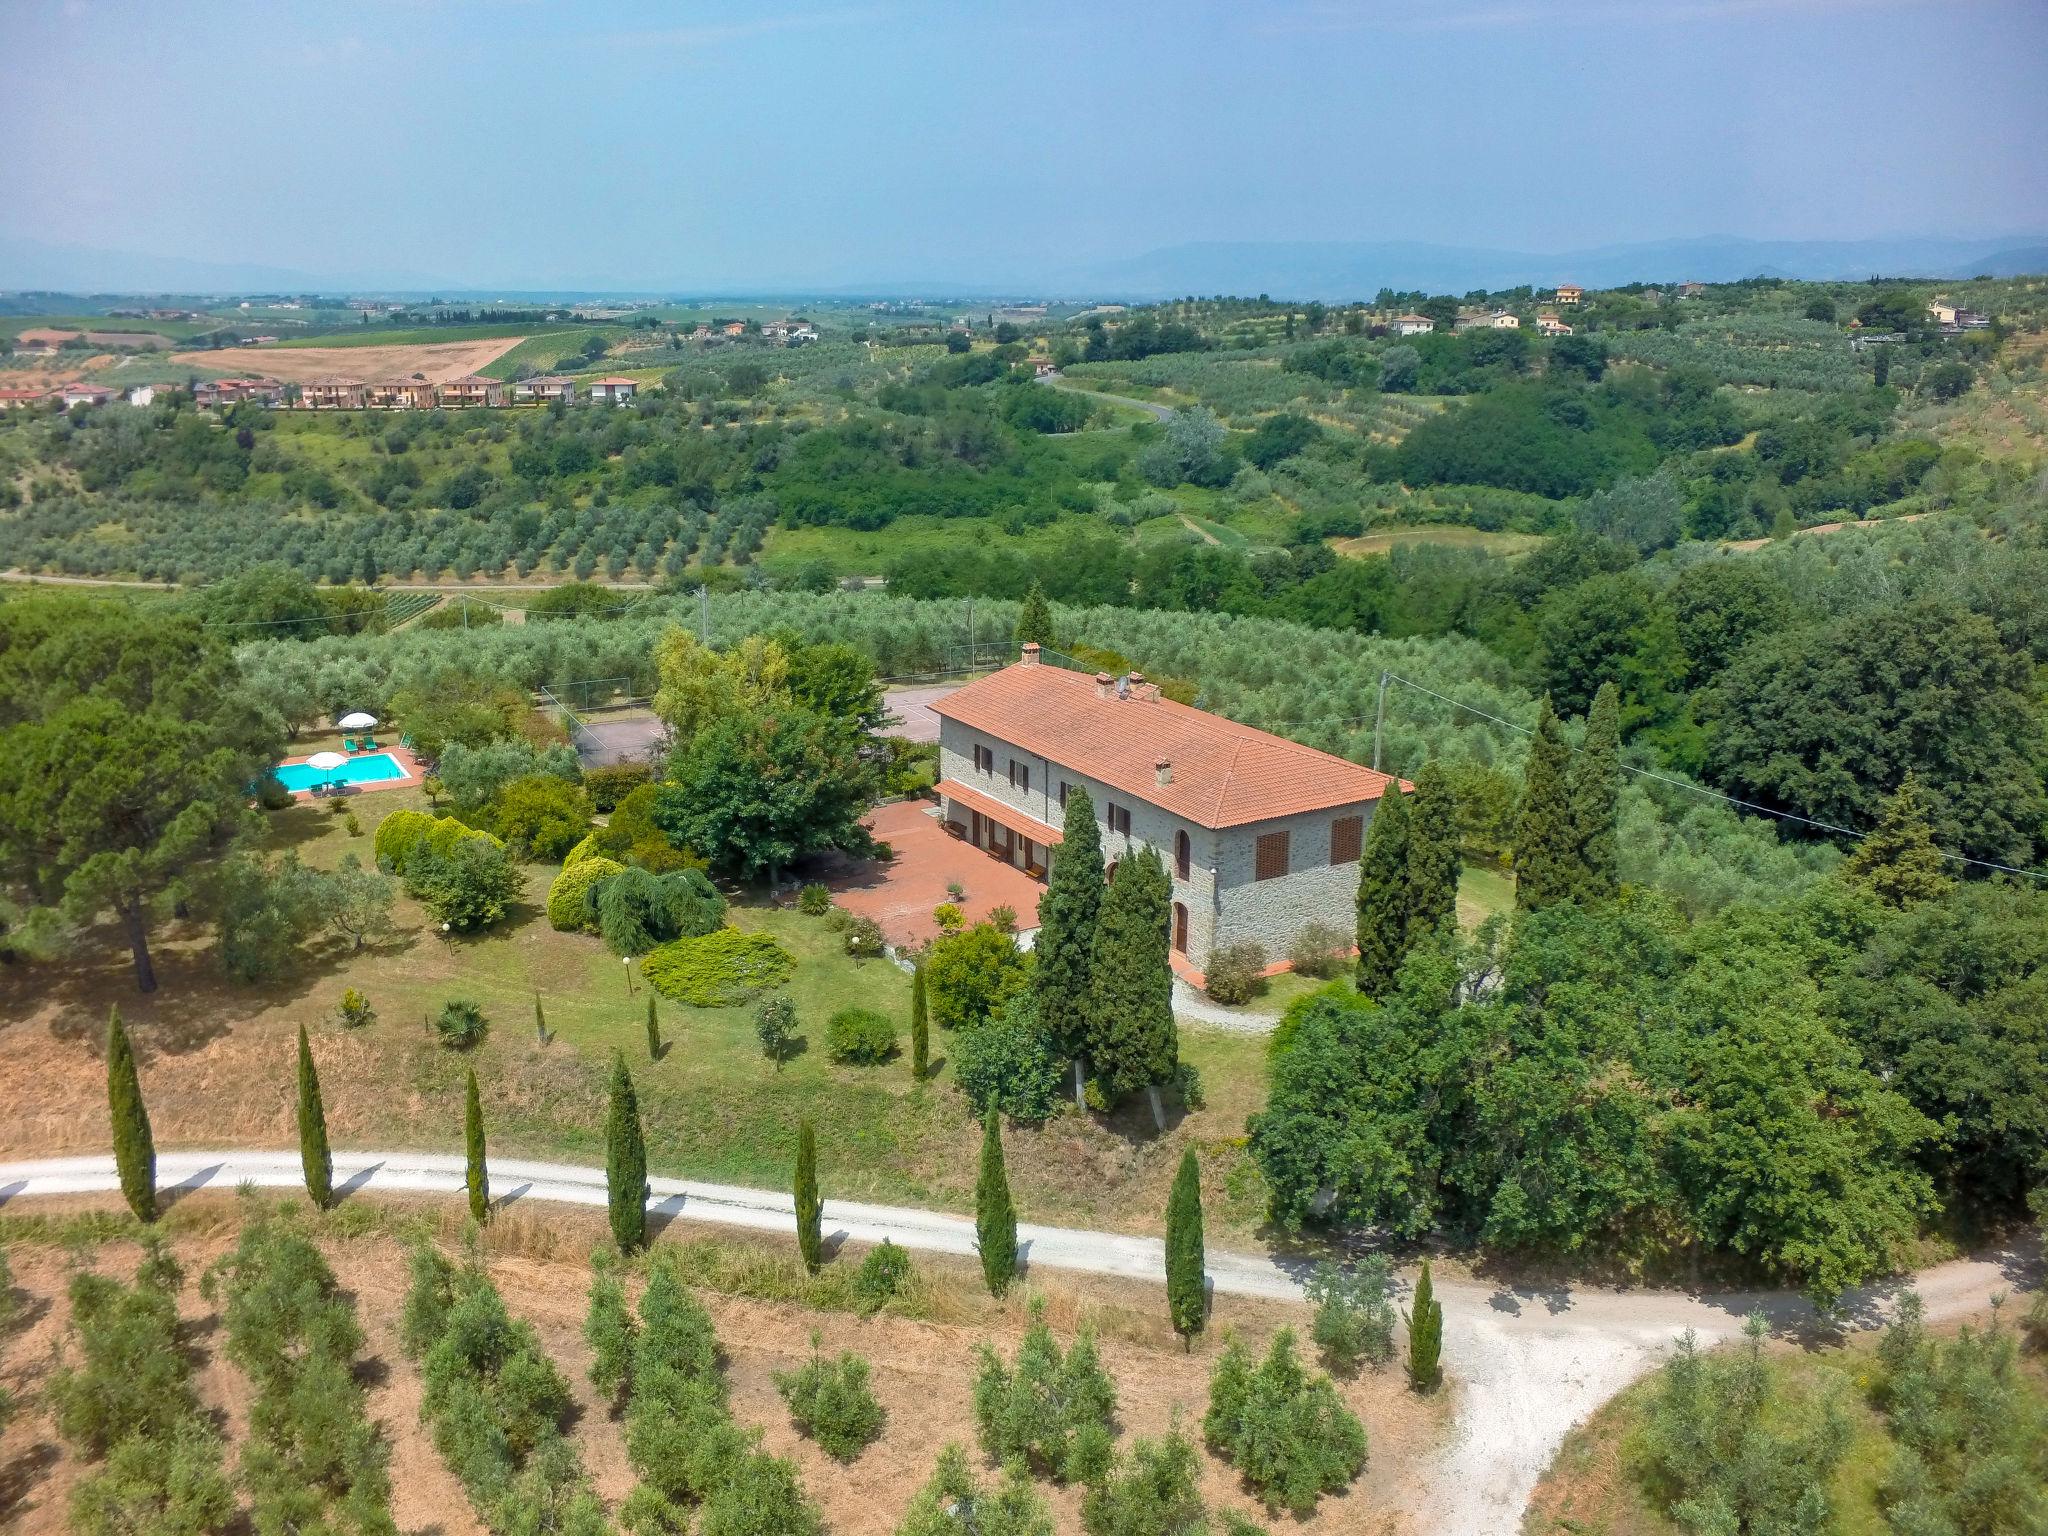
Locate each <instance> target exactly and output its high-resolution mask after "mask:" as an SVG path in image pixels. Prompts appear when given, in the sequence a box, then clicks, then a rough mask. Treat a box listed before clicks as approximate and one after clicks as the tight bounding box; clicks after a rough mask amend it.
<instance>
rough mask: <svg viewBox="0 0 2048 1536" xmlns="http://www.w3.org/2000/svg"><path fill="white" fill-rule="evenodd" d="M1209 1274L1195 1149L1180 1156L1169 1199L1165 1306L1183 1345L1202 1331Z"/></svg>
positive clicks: (1200, 1173) (1200, 1185)
mask: <svg viewBox="0 0 2048 1536" xmlns="http://www.w3.org/2000/svg"><path fill="white" fill-rule="evenodd" d="M1207 1290H1208V1275H1207V1265H1206V1263H1205V1259H1204V1255H1203V1250H1202V1171H1201V1169H1200V1167H1199V1166H1197V1164H1196V1162H1195V1149H1194V1148H1193V1147H1190V1148H1188V1149H1187V1151H1185V1152H1183V1153H1181V1155H1180V1172H1178V1173H1176V1174H1175V1175H1174V1176H1173V1193H1172V1194H1171V1195H1170V1196H1169V1197H1168V1198H1167V1201H1166V1309H1167V1311H1168V1312H1170V1313H1171V1314H1172V1316H1173V1331H1174V1332H1175V1333H1177V1334H1179V1335H1180V1336H1181V1340H1182V1343H1183V1346H1184V1347H1185V1346H1186V1345H1188V1344H1190V1343H1192V1341H1193V1339H1194V1336H1195V1335H1196V1334H1198V1333H1200V1332H1201V1331H1202V1312H1203V1303H1204V1302H1205V1301H1206V1300H1207V1299H1208V1298H1207V1294H1206V1293H1207Z"/></svg>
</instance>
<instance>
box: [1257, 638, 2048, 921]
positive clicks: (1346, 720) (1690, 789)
mask: <svg viewBox="0 0 2048 1536" xmlns="http://www.w3.org/2000/svg"><path fill="white" fill-rule="evenodd" d="M1380 676H1381V678H1382V679H1383V681H1384V682H1387V683H1399V684H1400V685H1401V686H1402V687H1404V688H1413V689H1414V690H1415V691H1416V692H1417V693H1426V694H1428V695H1429V696H1430V697H1431V698H1432V699H1437V700H1440V701H1441V702H1443V703H1445V704H1448V705H1450V706H1451V708H1453V709H1462V710H1463V711H1465V713H1466V714H1468V715H1477V716H1478V717H1479V718H1480V719H1482V720H1489V721H1491V722H1492V723H1493V724H1495V725H1501V726H1506V727H1507V728H1508V729H1509V730H1511V731H1514V732H1517V733H1518V734H1520V735H1523V736H1533V735H1535V734H1536V733H1535V732H1534V731H1533V730H1531V729H1530V728H1529V727H1528V726H1526V725H1517V724H1516V723H1515V722H1514V721H1512V720H1506V719H1503V718H1502V717H1501V716H1499V715H1496V714H1493V713H1491V712H1490V711H1488V710H1484V709H1480V708H1479V707H1478V706H1477V705H1473V704H1467V703H1465V702H1463V701H1462V700H1460V699H1454V698H1452V697H1451V696H1450V695H1449V694H1447V693H1438V692H1437V691H1436V690H1435V689H1434V688H1430V687H1426V686H1425V685H1423V684H1421V683H1418V682H1414V681H1412V680H1411V679H1409V678H1405V677H1402V676H1401V675H1400V674H1399V673H1398V672H1383V673H1381V674H1380ZM1372 718H1374V717H1373V716H1371V715H1341V716H1328V717H1325V718H1324V719H1322V720H1288V721H1280V722H1277V723H1268V724H1261V725H1260V726H1259V729H1260V730H1277V729H1283V728H1285V727H1287V726H1303V725H1356V724H1360V723H1363V722H1364V721H1366V720H1370V719H1372ZM1574 750H1575V751H1576V750H1577V749H1574ZM1619 766H1620V767H1621V769H1622V771H1623V772H1624V773H1632V774H1635V775H1636V776H1637V777H1638V778H1644V779H1653V780H1655V781H1656V782H1657V783H1659V784H1663V785H1667V786H1668V787H1670V788H1672V789H1678V790H1683V791H1685V792H1686V793H1687V794H1692V795H1698V796H1700V797H1701V798H1702V799H1707V800H1719V801H1721V802H1723V803H1724V804H1727V805H1732V806H1735V807H1737V808H1739V809H1741V810H1745V811H1753V812H1755V813H1756V814H1757V815H1759V816H1772V817H1775V818H1777V819H1778V820H1779V821H1795V822H1798V823H1799V824H1800V825H1801V826H1806V827H1813V828H1815V829H1817V830H1819V831H1822V832H1831V833H1834V834H1835V835H1836V836H1838V837H1853V838H1855V839H1857V840H1858V841H1859V842H1860V841H1862V840H1863V839H1864V838H1867V837H1868V836H1870V834H1869V833H1868V832H1858V831H1857V830H1856V829H1855V828H1854V827H1839V826H1836V825H1835V824H1834V823H1833V822H1829V821H1819V820H1816V819H1815V818H1814V817H1811V816H1801V815H1799V814H1798V813H1797V812H1795V811H1781V810H1778V809H1777V808H1775V807H1774V806H1768V805H1758V804H1757V803H1756V802H1755V801H1753V800H1744V799H1742V798H1740V797H1739V796H1736V795H1728V794H1723V793H1722V792H1721V791H1720V790H1718V789H1708V788H1707V787H1706V786H1705V785H1703V784H1693V783H1690V782H1688V781H1687V780H1685V779H1674V778H1672V777H1671V776H1670V775H1669V774H1664V773H1658V772H1656V771H1655V770H1654V769H1650V768H1638V767H1636V766H1635V765H1634V764H1632V763H1622V764H1620V765H1619ZM1934 851H1935V852H1936V853H1938V854H1940V855H1941V856H1942V857H1943V858H1944V859H1948V860H1950V861H1951V862H1953V863H1957V864H1965V865H1969V866H1970V867H1972V868H1975V869H1990V870H1996V871H1997V872H1998V873H2000V874H2004V875H2024V876H2026V877H2027V878H2028V879H2029V880H2048V871H2043V870H2038V869H2023V868H2020V867H2018V866H2016V865H2012V864H2000V863H1998V862H1996V861H1995V860H1992V859H1973V858H1971V857H1969V856H1968V855H1967V854H1961V853H1950V852H1949V851H1948V850H1947V849H1946V848H1937V849H1935V850H1934Z"/></svg>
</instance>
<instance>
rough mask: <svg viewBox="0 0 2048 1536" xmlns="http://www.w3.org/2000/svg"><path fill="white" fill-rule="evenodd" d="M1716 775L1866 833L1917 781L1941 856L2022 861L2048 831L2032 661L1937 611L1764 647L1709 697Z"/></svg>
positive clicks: (1745, 655)
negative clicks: (1910, 779) (1926, 797)
mask: <svg viewBox="0 0 2048 1536" xmlns="http://www.w3.org/2000/svg"><path fill="white" fill-rule="evenodd" d="M1700 697H1701V701H1702V702H1701V713H1702V715H1703V716H1704V717H1705V719H1706V720H1707V722H1708V723H1709V724H1710V726H1711V728H1712V738H1711V744H1710V747H1709V751H1708V759H1707V765H1708V772H1709V775H1710V777H1711V778H1712V779H1713V780H1714V782H1716V783H1718V784H1719V785H1721V786H1722V787H1723V788H1726V789H1728V790H1731V791H1733V792H1734V793H1736V794H1739V795H1744V796H1746V797H1748V798H1751V799H1756V800H1762V801H1764V802H1766V803H1769V804H1772V805H1776V806H1781V807H1783V808H1784V809H1786V810H1790V811H1795V812H1797V813H1798V814H1800V815H1802V816H1810V817H1814V818H1816V819H1817V820H1820V821H1823V822H1828V823H1832V824H1834V825H1836V826H1844V827H1849V828H1852V829H1855V830H1859V831H1860V830H1862V829H1864V828H1867V827H1870V826H1872V825H1874V824H1875V823H1876V822H1877V820H1878V817H1879V813H1880V810H1881V808H1882V803H1883V800H1884V797H1885V796H1886V795H1888V794H1889V793H1891V792H1892V791H1893V790H1895V789H1897V788H1898V787H1899V785H1901V784H1902V783H1904V782H1905V777H1906V774H1907V773H1908V771H1911V772H1914V773H1917V774H1918V776H1919V778H1920V780H1921V782H1922V783H1924V784H1925V785H1926V786H1927V788H1928V790H1929V791H1930V792H1931V795H1932V800H1933V804H1932V816H1931V819H1932V824H1933V828H1934V835H1935V839H1936V841H1937V842H1938V843H1940V844H1941V845H1942V846H1944V847H1947V848H1950V849H1953V850H1955V851H1958V852H1962V853H1968V854H1971V855H1974V856H1976V857H1979V858H1989V859H1995V860H1998V861H2000V862H2005V863H2010V862H2016V861H2026V860H2029V859H2031V858H2032V857H2034V854H2035V851H2036V850H2037V849H2038V848H2039V847H2040V846H2041V842H2042V838H2043V832H2044V828H2048V795H2044V793H2043V790H2042V783H2041V774H2040V755H2041V721H2040V715H2039V712H2038V710H2037V709H2036V707H2035V702H2034V697H2035V685H2034V665H2033V662H2032V661H2031V660H2030V659H2029V658H2028V657H2027V656H2026V655H2024V654H2021V653H2018V652H2015V651H2012V650H2008V649H2007V648H2006V647H2005V646H2004V645H2003V644H2002V643H2001V642H2000V640H1999V636H1998V631H1997V630H1996V628H1994V627H1993V625H1992V623H1991V621H1990V620H1989V619H1986V618H1983V617H1981V616H1980V615H1978V614H1974V613H1971V612H1969V611H1967V610H1965V609H1963V608H1960V607H1957V606H1955V605H1954V604H1951V603H1947V602H1943V601H1938V600H1932V599H1926V600H1921V601H1917V602H1913V603H1907V604H1902V605H1899V606H1896V607H1880V608H1873V609H1869V610H1866V611H1862V612H1857V613H1853V614H1849V615H1847V616H1845V617H1843V618H1840V619H1837V620H1834V621H1833V622H1831V623H1827V624H1822V625H1818V626H1815V627H1812V628H1807V629H1800V630H1790V631H1786V632H1785V633H1782V634H1778V635H1772V636H1769V637H1767V638H1765V639H1761V640H1758V641H1756V642H1755V643H1754V644H1752V645H1750V646H1749V647H1748V648H1747V649H1745V650H1744V651H1743V652H1742V654H1741V655H1740V656H1739V657H1738V658H1737V659H1736V660H1735V662H1734V663H1733V664H1732V665H1731V666H1729V668H1728V669H1727V671H1725V672H1723V673H1722V674H1721V677H1720V680H1719V681H1718V682H1717V683H1716V684H1715V686H1714V687H1713V688H1711V689H1709V690H1708V691H1707V692H1706V693H1705V694H1703V695H1701V696H1700Z"/></svg>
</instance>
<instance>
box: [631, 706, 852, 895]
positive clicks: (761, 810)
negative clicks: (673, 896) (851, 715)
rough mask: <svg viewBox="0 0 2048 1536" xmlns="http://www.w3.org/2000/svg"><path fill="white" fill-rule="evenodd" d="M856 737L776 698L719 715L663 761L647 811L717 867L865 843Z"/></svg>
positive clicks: (780, 863)
mask: <svg viewBox="0 0 2048 1536" xmlns="http://www.w3.org/2000/svg"><path fill="white" fill-rule="evenodd" d="M864 740H865V738H864V737H863V736H862V734H861V733H860V732H859V731H858V730H856V729H854V728H851V727H850V726H848V725H847V724H846V723H844V722H841V721H836V720H831V719H828V718H826V717H825V716H823V715H820V714H818V713H816V712H815V711H812V710H808V709H804V708H801V707H799V706H794V705H783V706H779V707H776V708H773V709H767V710H762V711H759V712H753V711H740V712H738V713H734V714H730V715H726V716H723V717H721V718H719V719H718V720H717V721H716V722H715V723H713V724H712V725H711V726H710V727H709V728H708V729H706V730H705V731H704V732H703V733H702V734H700V735H698V736H697V737H696V738H695V739H694V740H693V741H691V742H690V744H689V746H688V748H687V749H686V750H685V751H683V752H682V753H681V754H680V755H679V756H678V757H676V758H675V759H673V760H672V761H671V763H670V766H669V782H668V783H667V784H666V785H665V786H663V788H662V791H661V794H660V796H659V798H658V799H657V801H656V803H655V810H654V820H655V822H656V824H657V825H659V826H660V827H661V829H662V830H663V831H664V832H666V833H668V835H669V837H670V838H671V839H672V840H673V841H674V842H676V843H677V844H678V845H680V846H683V847H688V848H694V849H696V850H697V851H698V852H699V853H701V854H703V855H704V857H705V858H707V859H709V860H710V861H711V867H712V868H713V869H714V870H716V871H718V872H719V873H721V874H727V875H732V876H735V877H737V878H739V879H742V880H758V879H760V878H762V877H764V876H766V877H768V878H771V879H772V878H773V877H774V876H775V875H776V874H777V873H778V872H779V871H780V870H782V869H783V868H785V867H786V866H788V865H789V864H791V863H793V862H794V861H796V860H797V859H800V858H803V857H805V856H806V855H808V854H813V853H822V852H824V851H826V850H827V849H841V850H844V851H847V852H860V851H863V850H865V849H867V848H868V847H870V846H872V844H871V840H870V839H869V837H868V834H867V832H866V830H865V829H864V828H863V827H862V826H861V818H862V817H863V816H865V815H866V814H867V813H868V811H869V810H870V809H872V808H873V806H874V803H875V797H876V794H877V792H878V780H877V777H876V772H875V768H874V765H873V764H872V763H871V762H869V761H868V759H867V758H866V757H865V756H864V755H863V754H862V751H861V745H862V743H863V741H864Z"/></svg>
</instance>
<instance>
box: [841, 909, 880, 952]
mask: <svg viewBox="0 0 2048 1536" xmlns="http://www.w3.org/2000/svg"><path fill="white" fill-rule="evenodd" d="M842 931H843V932H844V933H845V935H846V952H847V953H848V954H849V955H851V956H853V958H854V959H856V960H879V959H881V957H882V952H883V951H884V950H885V949H886V948H887V947H888V940H887V939H886V938H885V937H884V935H883V933H882V925H881V924H880V923H878V922H876V921H875V920H874V919H873V918H872V917H849V918H848V920H847V923H846V927H845V928H844V929H843V930H842Z"/></svg>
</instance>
